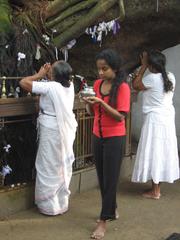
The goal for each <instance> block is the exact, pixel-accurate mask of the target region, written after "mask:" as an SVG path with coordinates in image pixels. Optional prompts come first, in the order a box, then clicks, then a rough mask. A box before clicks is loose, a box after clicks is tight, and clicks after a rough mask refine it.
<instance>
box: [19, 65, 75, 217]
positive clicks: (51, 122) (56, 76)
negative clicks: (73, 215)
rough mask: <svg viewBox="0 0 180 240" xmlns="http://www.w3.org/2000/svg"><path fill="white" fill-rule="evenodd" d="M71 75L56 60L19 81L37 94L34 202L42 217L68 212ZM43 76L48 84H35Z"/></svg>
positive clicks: (72, 121)
mask: <svg viewBox="0 0 180 240" xmlns="http://www.w3.org/2000/svg"><path fill="white" fill-rule="evenodd" d="M71 72H72V69H71V67H70V65H69V64H68V63H66V62H64V61H58V62H55V63H54V64H53V65H52V66H51V65H50V64H45V65H44V66H43V67H42V68H41V69H40V70H39V72H38V73H37V74H35V75H33V76H29V77H25V78H23V79H22V80H21V81H20V86H21V87H22V88H23V89H24V90H27V91H28V92H32V93H36V94H40V103H39V105H40V112H39V117H38V137H39V146H38V152H37V156H36V172H37V175H36V186H35V203H36V205H37V207H38V209H39V211H40V212H41V213H43V214H46V215H57V214H63V213H65V212H66V211H67V210H68V202H69V195H70V191H69V184H70V180H71V176H72V163H73V161H74V153H73V142H74V139H75V133H76V128H77V122H76V119H75V115H74V113H73V103H74V86H73V83H72V82H71V81H70V80H69V79H70V74H71ZM47 75H48V77H49V79H50V81H48V82H37V80H39V79H43V78H44V77H45V76H47Z"/></svg>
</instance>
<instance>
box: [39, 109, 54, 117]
mask: <svg viewBox="0 0 180 240" xmlns="http://www.w3.org/2000/svg"><path fill="white" fill-rule="evenodd" d="M40 113H42V114H44V115H48V116H51V117H56V115H52V114H49V113H46V112H44V110H43V109H41V110H40Z"/></svg>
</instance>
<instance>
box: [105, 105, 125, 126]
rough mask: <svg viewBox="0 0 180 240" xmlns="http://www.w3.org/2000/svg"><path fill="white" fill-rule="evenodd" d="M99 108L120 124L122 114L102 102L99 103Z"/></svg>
mask: <svg viewBox="0 0 180 240" xmlns="http://www.w3.org/2000/svg"><path fill="white" fill-rule="evenodd" d="M101 106H102V107H103V108H104V110H105V111H106V112H107V113H108V114H109V115H110V116H111V117H112V118H114V119H115V120H116V121H118V122H120V121H122V120H123V119H124V118H125V117H124V115H123V114H121V113H120V112H118V111H117V110H116V109H114V108H112V107H111V106H110V105H108V104H107V103H105V102H104V101H102V102H101Z"/></svg>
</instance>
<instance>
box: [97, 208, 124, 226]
mask: <svg viewBox="0 0 180 240" xmlns="http://www.w3.org/2000/svg"><path fill="white" fill-rule="evenodd" d="M117 219H119V213H118V211H117V210H116V217H115V218H114V219H113V218H112V219H108V220H106V222H111V221H114V220H117ZM100 221H101V220H100V219H97V220H96V222H97V223H99V222H100Z"/></svg>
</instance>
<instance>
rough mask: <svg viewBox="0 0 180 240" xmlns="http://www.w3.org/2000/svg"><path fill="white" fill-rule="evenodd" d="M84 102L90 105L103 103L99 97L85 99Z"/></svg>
mask: <svg viewBox="0 0 180 240" xmlns="http://www.w3.org/2000/svg"><path fill="white" fill-rule="evenodd" d="M83 100H84V101H85V102H86V103H89V104H95V103H101V102H102V99H101V98H98V97H84V98H83Z"/></svg>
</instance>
